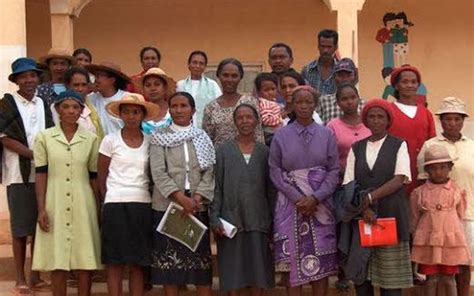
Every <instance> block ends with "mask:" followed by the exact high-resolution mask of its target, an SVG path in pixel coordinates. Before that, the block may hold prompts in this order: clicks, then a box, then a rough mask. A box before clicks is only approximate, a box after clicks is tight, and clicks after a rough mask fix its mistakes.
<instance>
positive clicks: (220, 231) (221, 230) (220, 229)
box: [212, 223, 225, 237]
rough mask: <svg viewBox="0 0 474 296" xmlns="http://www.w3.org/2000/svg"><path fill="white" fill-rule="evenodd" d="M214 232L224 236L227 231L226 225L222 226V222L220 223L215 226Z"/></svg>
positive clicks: (216, 234) (218, 235)
mask: <svg viewBox="0 0 474 296" xmlns="http://www.w3.org/2000/svg"><path fill="white" fill-rule="evenodd" d="M212 232H213V233H214V235H215V236H217V237H223V236H224V233H225V231H224V226H222V223H219V226H216V227H213V228H212Z"/></svg>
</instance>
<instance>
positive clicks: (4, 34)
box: [0, 0, 26, 223]
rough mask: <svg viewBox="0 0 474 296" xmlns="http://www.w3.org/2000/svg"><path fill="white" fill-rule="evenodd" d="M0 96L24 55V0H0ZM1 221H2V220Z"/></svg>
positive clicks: (1, 200)
mask: <svg viewBox="0 0 474 296" xmlns="http://www.w3.org/2000/svg"><path fill="white" fill-rule="evenodd" d="M0 7H1V9H0V19H1V20H3V21H2V25H1V26H0V97H3V94H4V93H6V92H13V91H15V89H16V86H15V84H13V83H11V82H10V81H9V80H8V75H10V73H11V64H12V62H13V61H14V60H15V59H17V58H19V57H24V56H26V7H25V0H0ZM4 219H8V205H7V198H6V195H5V188H4V187H3V186H1V185H0V220H4ZM2 223H3V222H2Z"/></svg>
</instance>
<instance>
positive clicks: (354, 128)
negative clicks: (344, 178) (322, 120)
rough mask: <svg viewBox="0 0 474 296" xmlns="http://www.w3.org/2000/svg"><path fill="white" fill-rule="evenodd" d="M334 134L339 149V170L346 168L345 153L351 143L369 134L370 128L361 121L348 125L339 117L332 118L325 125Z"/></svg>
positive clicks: (346, 153)
mask: <svg viewBox="0 0 474 296" xmlns="http://www.w3.org/2000/svg"><path fill="white" fill-rule="evenodd" d="M326 126H327V127H329V128H330V129H331V130H332V131H333V132H334V135H335V136H336V141H337V149H338V151H339V165H340V168H341V171H343V170H345V168H346V160H347V155H348V154H349V150H350V149H351V146H352V144H354V143H355V142H357V141H360V140H362V139H365V138H367V137H368V136H370V135H371V132H370V130H369V129H368V128H367V127H365V125H364V124H363V123H359V124H357V125H350V124H347V123H345V122H344V121H342V120H341V119H340V118H334V119H332V120H331V121H329V122H328V124H327V125H326Z"/></svg>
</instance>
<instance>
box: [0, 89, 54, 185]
mask: <svg viewBox="0 0 474 296" xmlns="http://www.w3.org/2000/svg"><path fill="white" fill-rule="evenodd" d="M12 96H13V99H14V100H15V103H16V106H17V108H18V112H19V113H20V116H21V120H22V121H23V126H24V128H25V132H26V140H27V141H28V147H29V148H30V149H31V150H33V144H34V141H35V137H36V135H37V134H38V133H39V132H40V131H42V130H44V129H45V128H46V122H45V118H44V111H45V110H44V104H43V101H42V100H41V98H40V97H37V96H35V97H34V98H33V99H32V100H31V101H28V100H26V99H25V98H23V97H22V96H21V95H19V94H18V93H13V94H12ZM4 136H5V135H4V134H2V133H0V139H1V138H2V137H4ZM2 172H3V173H2V184H3V185H4V186H8V185H10V184H22V183H23V178H22V177H21V171H20V158H19V156H18V153H16V152H13V151H11V150H9V149H7V148H4V149H3V159H2ZM28 182H30V183H34V182H35V165H34V162H33V160H32V161H31V171H30V176H29V179H28Z"/></svg>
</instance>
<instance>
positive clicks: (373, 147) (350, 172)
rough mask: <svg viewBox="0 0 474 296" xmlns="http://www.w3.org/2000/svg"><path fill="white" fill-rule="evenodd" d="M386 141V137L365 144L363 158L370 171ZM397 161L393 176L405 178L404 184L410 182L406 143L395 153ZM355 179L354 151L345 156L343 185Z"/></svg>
mask: <svg viewBox="0 0 474 296" xmlns="http://www.w3.org/2000/svg"><path fill="white" fill-rule="evenodd" d="M385 139H387V136H385V137H384V138H382V139H380V140H378V141H375V142H371V141H368V142H367V150H366V151H365V157H366V159H367V165H368V166H369V168H370V169H373V168H374V165H375V161H376V160H377V157H378V155H379V152H380V149H381V148H382V145H383V143H384V142H385ZM396 157H397V160H396V164H395V173H394V175H402V176H405V183H410V182H411V171H410V156H409V155H408V147H407V143H406V142H405V141H404V142H403V143H402V144H401V145H400V148H399V149H398V152H397V156H396ZM354 179H355V155H354V151H353V150H352V148H351V150H350V151H349V155H348V156H347V166H346V172H345V174H344V182H343V184H347V183H349V182H351V181H353V180H354Z"/></svg>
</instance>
